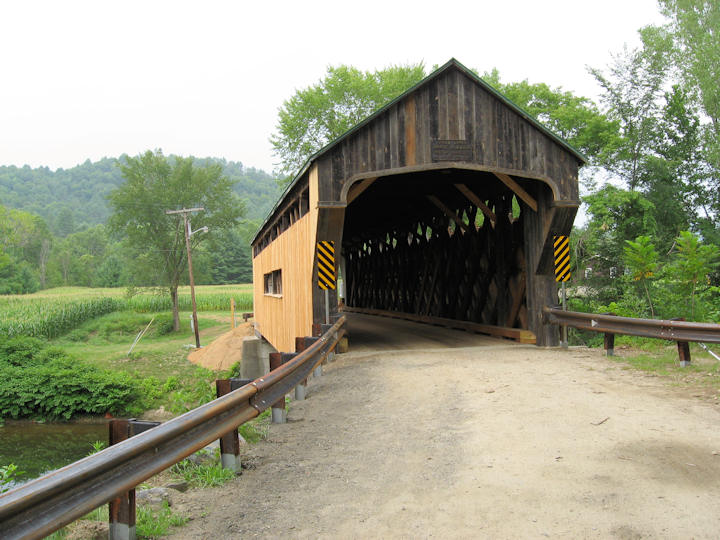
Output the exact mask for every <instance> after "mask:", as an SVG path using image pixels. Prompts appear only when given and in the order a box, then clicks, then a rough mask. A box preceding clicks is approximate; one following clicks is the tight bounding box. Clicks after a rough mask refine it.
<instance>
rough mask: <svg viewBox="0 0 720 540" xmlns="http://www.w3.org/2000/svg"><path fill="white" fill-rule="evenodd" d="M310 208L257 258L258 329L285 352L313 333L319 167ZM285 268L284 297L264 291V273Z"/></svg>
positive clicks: (314, 171) (312, 176) (312, 175)
mask: <svg viewBox="0 0 720 540" xmlns="http://www.w3.org/2000/svg"><path fill="white" fill-rule="evenodd" d="M309 180H310V209H309V211H308V213H307V214H305V215H304V216H303V217H301V218H300V219H299V220H298V221H296V222H295V223H294V224H292V225H291V226H290V227H289V228H288V229H287V230H285V231H284V232H283V233H282V234H280V235H279V236H278V237H277V238H275V240H274V241H273V242H272V243H271V244H270V245H269V246H267V247H266V248H265V249H263V250H262V251H261V252H260V253H259V254H258V255H257V256H256V257H254V258H253V296H254V308H253V310H254V313H255V323H256V329H257V330H258V331H259V332H260V333H261V334H262V335H263V337H264V338H265V339H267V340H268V341H269V342H270V344H271V345H272V346H273V347H275V349H277V350H278V351H281V352H294V351H295V338H296V337H301V336H310V335H312V324H313V284H314V281H313V267H314V258H315V242H316V237H317V221H318V209H317V169H316V168H313V169H312V170H311V171H310V177H309ZM278 269H279V270H281V271H282V291H283V292H282V296H281V297H275V296H269V295H266V294H265V293H264V280H263V276H264V275H265V274H267V273H269V272H272V271H274V270H278Z"/></svg>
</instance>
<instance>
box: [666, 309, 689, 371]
mask: <svg viewBox="0 0 720 540" xmlns="http://www.w3.org/2000/svg"><path fill="white" fill-rule="evenodd" d="M670 320H671V321H684V320H685V317H676V318H674V319H670ZM676 343H677V350H678V358H679V359H680V367H688V366H689V365H690V343H688V342H687V341H676Z"/></svg>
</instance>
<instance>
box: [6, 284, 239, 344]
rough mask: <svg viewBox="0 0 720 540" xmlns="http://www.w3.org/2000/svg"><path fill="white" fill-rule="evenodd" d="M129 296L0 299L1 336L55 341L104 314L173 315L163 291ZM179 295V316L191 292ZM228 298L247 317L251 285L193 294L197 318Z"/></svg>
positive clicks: (88, 292) (119, 291) (87, 292)
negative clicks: (30, 337)
mask: <svg viewBox="0 0 720 540" xmlns="http://www.w3.org/2000/svg"><path fill="white" fill-rule="evenodd" d="M132 292H133V294H129V292H128V290H127V289H125V288H115V289H110V288H105V289H102V288H100V289H94V288H87V287H61V288H56V289H47V290H44V291H41V292H38V293H35V294H29V295H5V296H0V336H2V335H4V336H7V337H12V336H16V335H28V336H34V337H45V338H56V337H59V336H61V335H64V334H65V333H67V332H68V331H70V330H72V329H73V328H77V327H78V326H79V325H81V324H82V323H84V322H86V321H89V320H92V319H94V318H96V317H99V316H101V315H105V314H107V313H112V312H116V311H123V310H131V311H134V312H138V313H157V312H161V311H170V310H171V309H172V305H171V302H170V297H169V295H168V294H167V292H166V290H159V289H143V290H134V291H132ZM178 292H179V295H178V303H179V307H180V310H183V311H189V310H190V309H191V299H190V288H189V287H181V288H180V289H179V291H178ZM231 298H233V299H235V309H236V311H237V312H239V313H242V312H244V311H252V284H243V285H203V286H198V287H196V288H195V299H196V304H197V309H198V311H200V312H207V311H229V310H230V299H231Z"/></svg>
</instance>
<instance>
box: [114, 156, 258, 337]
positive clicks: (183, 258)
mask: <svg viewBox="0 0 720 540" xmlns="http://www.w3.org/2000/svg"><path fill="white" fill-rule="evenodd" d="M120 168H121V171H122V174H123V177H124V178H125V183H124V184H122V185H120V186H119V187H117V188H116V189H114V190H113V191H112V192H111V193H110V195H109V197H108V200H109V203H110V206H111V208H112V211H113V214H112V216H111V217H110V220H109V227H110V228H111V230H112V231H114V232H116V233H122V234H124V235H125V236H126V238H127V240H128V241H129V243H130V245H131V246H132V249H133V251H134V254H135V255H136V256H135V257H134V265H133V272H134V279H135V281H136V283H137V284H139V285H161V286H164V287H167V289H168V291H169V293H170V297H171V299H172V305H173V321H174V328H175V330H176V331H177V330H179V329H180V319H179V315H178V293H177V290H178V286H179V285H180V282H181V280H182V279H183V276H184V272H185V269H186V266H187V255H186V249H185V232H184V228H183V221H182V219H181V218H179V216H177V215H166V214H165V211H166V210H175V209H181V208H194V207H202V208H204V210H202V211H200V212H197V213H195V214H193V216H192V226H193V228H194V229H198V228H200V227H202V226H207V227H209V228H210V231H211V232H210V234H216V233H219V232H221V231H222V230H224V229H228V228H231V227H233V226H234V225H235V223H236V222H237V220H238V219H239V218H240V217H241V216H242V215H243V213H244V204H243V202H242V201H241V200H239V199H238V198H237V197H236V196H235V195H234V194H233V192H232V186H233V183H232V182H231V181H230V180H229V179H228V178H227V177H226V176H224V175H223V174H222V167H221V166H220V165H219V164H208V165H206V166H205V167H196V166H195V165H194V160H193V158H181V157H177V158H174V159H173V160H172V161H171V160H169V159H168V158H166V157H165V156H163V154H162V153H161V152H160V151H156V152H150V151H148V152H146V153H144V154H142V155H140V156H138V157H127V158H126V160H125V163H124V164H122V165H121V167H120ZM207 236H209V235H201V234H199V235H193V236H192V238H191V243H192V246H197V245H198V244H200V243H201V242H202V241H203V239H204V238H206V237H207Z"/></svg>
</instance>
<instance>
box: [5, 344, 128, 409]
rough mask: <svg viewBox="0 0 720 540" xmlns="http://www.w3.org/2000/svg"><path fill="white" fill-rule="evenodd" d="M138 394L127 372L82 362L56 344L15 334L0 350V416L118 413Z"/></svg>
mask: <svg viewBox="0 0 720 540" xmlns="http://www.w3.org/2000/svg"><path fill="white" fill-rule="evenodd" d="M138 398H139V395H138V390H137V387H136V385H135V383H134V382H133V380H132V379H131V378H130V376H129V375H127V374H124V373H118V372H113V371H108V370H105V369H101V368H97V367H95V366H91V365H87V364H85V363H82V362H80V361H78V360H76V359H74V358H72V357H70V356H69V355H67V354H66V353H65V352H64V351H62V349H60V348H58V347H47V346H45V345H44V344H43V343H42V342H41V341H40V340H37V339H33V338H14V339H10V340H8V341H6V342H5V343H4V344H3V346H2V349H0V417H1V418H5V417H10V418H38V417H40V418H65V419H69V418H71V417H72V416H74V415H76V414H104V413H106V412H110V413H112V414H119V413H122V412H125V411H126V410H128V409H129V408H130V407H131V406H132V404H133V403H134V402H135V401H136V400H137V399H138Z"/></svg>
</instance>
